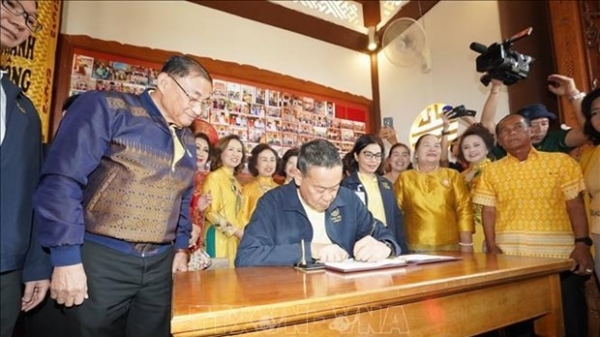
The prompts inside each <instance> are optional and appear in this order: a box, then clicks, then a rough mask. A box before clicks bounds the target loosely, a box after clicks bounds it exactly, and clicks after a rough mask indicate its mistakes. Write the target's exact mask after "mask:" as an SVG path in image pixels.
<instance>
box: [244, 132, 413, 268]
mask: <svg viewBox="0 0 600 337" xmlns="http://www.w3.org/2000/svg"><path fill="white" fill-rule="evenodd" d="M298 170H299V172H298V174H296V175H295V178H294V179H295V184H287V185H283V186H280V187H277V188H275V189H273V190H271V191H269V192H268V193H266V194H265V195H264V196H263V197H262V198H261V199H260V200H259V201H258V205H257V207H256V210H255V211H254V214H253V215H252V218H251V219H250V222H249V223H248V226H247V227H246V229H245V231H244V236H243V237H242V241H241V242H240V246H239V248H238V251H237V256H236V259H235V266H236V267H250V266H292V265H295V264H298V263H303V262H305V261H307V262H308V263H310V262H311V261H318V262H341V261H344V260H346V259H348V258H354V259H355V260H358V261H368V262H377V261H381V260H383V259H386V258H388V257H391V256H396V255H399V254H400V253H401V251H400V245H399V244H398V243H397V242H396V241H395V239H394V235H393V234H392V232H391V231H390V230H389V229H387V228H386V227H385V226H384V225H383V224H382V223H381V222H380V221H379V220H376V219H375V218H374V217H373V216H372V215H371V213H370V212H369V211H368V210H367V207H366V206H365V204H364V203H363V202H362V201H361V200H360V199H359V197H358V196H357V195H356V194H355V193H354V192H353V191H351V190H349V189H346V188H344V187H340V181H341V180H342V160H341V158H340V155H339V154H338V150H337V148H336V147H335V146H334V145H333V144H332V143H330V142H328V141H326V140H322V139H318V140H314V141H311V142H309V143H306V144H304V145H303V146H302V147H301V148H300V153H299V155H298ZM303 252H304V255H303Z"/></svg>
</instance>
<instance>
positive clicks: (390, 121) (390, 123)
mask: <svg viewBox="0 0 600 337" xmlns="http://www.w3.org/2000/svg"><path fill="white" fill-rule="evenodd" d="M383 126H384V127H387V128H390V129H393V128H394V117H383Z"/></svg>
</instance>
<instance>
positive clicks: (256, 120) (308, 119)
mask: <svg viewBox="0 0 600 337" xmlns="http://www.w3.org/2000/svg"><path fill="white" fill-rule="evenodd" d="M335 108H336V107H335V103H333V102H328V101H323V100H318V99H315V98H313V97H309V96H303V95H298V94H293V93H289V92H286V91H281V90H273V89H265V88H261V87H258V86H253V85H246V84H240V83H236V82H231V81H224V80H218V79H215V80H213V95H212V97H211V104H210V106H207V107H206V108H205V110H204V111H203V112H202V115H201V117H200V118H201V119H203V120H205V121H207V122H209V123H210V124H211V125H213V126H214V127H215V128H216V130H217V133H218V134H219V137H222V136H225V135H228V134H236V135H238V136H239V137H240V138H241V139H242V140H243V141H244V143H245V145H246V150H247V152H250V151H251V150H252V149H253V148H254V147H255V146H256V145H257V144H259V143H267V144H269V145H271V147H273V148H274V149H275V150H276V151H277V153H279V155H280V156H283V154H284V153H285V152H286V151H287V150H288V149H290V148H293V147H299V146H301V145H302V144H304V143H307V142H309V141H311V140H313V139H315V138H323V139H329V140H330V141H332V142H333V143H334V144H335V145H336V146H337V147H338V149H339V151H340V153H345V152H348V151H350V150H351V149H352V146H353V145H354V140H355V139H356V138H357V137H359V136H360V135H361V134H364V133H365V122H358V121H351V120H346V119H340V118H336V116H335Z"/></svg>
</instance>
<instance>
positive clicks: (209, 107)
mask: <svg viewBox="0 0 600 337" xmlns="http://www.w3.org/2000/svg"><path fill="white" fill-rule="evenodd" d="M107 58H108V57H107ZM107 58H97V57H90V56H86V55H79V54H75V55H74V57H73V68H72V73H71V83H70V95H74V94H77V93H82V92H85V91H88V90H115V91H119V92H125V93H132V94H140V93H142V92H143V91H144V90H145V89H146V88H147V87H153V86H155V85H156V78H157V76H158V73H159V70H158V69H157V68H150V67H144V66H139V65H132V64H126V63H123V62H116V61H111V60H108V59H107ZM199 119H200V120H204V121H206V122H208V123H210V124H211V125H212V126H213V127H214V128H215V130H216V131H217V134H218V135H219V137H223V136H226V135H229V134H235V135H238V136H239V137H240V138H241V139H242V141H243V142H244V144H245V146H246V150H247V153H250V151H251V150H252V149H253V148H254V147H255V146H256V145H257V144H259V143H267V144H269V145H271V146H272V147H273V148H274V149H275V150H276V151H277V153H279V155H280V156H283V154H284V153H285V152H286V151H287V150H288V149H290V148H293V147H299V146H301V145H302V144H304V143H307V142H309V141H311V140H313V139H315V138H323V139H329V140H330V141H332V142H333V143H334V144H335V145H336V147H337V148H338V150H339V152H340V154H341V155H343V154H345V153H346V152H348V151H350V150H351V149H352V146H353V145H354V141H355V139H356V138H358V137H359V136H360V135H361V134H364V133H365V122H364V121H352V120H348V119H341V118H336V105H335V103H333V102H328V101H324V100H319V99H315V98H313V97H310V96H304V95H298V94H294V93H289V92H286V91H280V90H272V89H265V88H261V87H258V86H254V85H246V84H241V83H236V82H232V81H224V80H220V79H214V80H213V94H212V96H211V100H210V104H206V105H203V106H202V111H201V115H200V117H199Z"/></svg>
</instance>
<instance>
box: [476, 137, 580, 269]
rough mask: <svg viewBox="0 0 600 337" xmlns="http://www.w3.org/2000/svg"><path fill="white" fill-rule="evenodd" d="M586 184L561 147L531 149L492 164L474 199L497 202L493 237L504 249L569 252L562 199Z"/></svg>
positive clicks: (489, 203)
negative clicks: (520, 157) (521, 156)
mask: <svg viewBox="0 0 600 337" xmlns="http://www.w3.org/2000/svg"><path fill="white" fill-rule="evenodd" d="M584 189H585V186H584V183H583V175H582V173H581V169H580V168H579V166H578V165H577V163H576V162H575V161H574V160H573V159H572V158H571V157H569V156H568V155H566V154H563V153H550V152H538V151H536V150H535V149H534V148H532V149H531V152H530V153H529V155H528V157H527V159H526V160H524V161H522V162H521V161H519V160H518V159H517V158H515V157H513V156H511V155H510V154H509V155H507V156H506V157H505V158H502V159H501V160H499V161H496V162H494V163H492V164H490V165H489V166H488V167H487V168H486V169H485V170H484V171H483V173H482V175H481V178H480V180H479V182H478V184H477V186H476V187H475V191H474V193H473V202H474V203H476V204H480V205H483V206H490V207H495V208H496V222H495V233H496V243H497V244H498V246H499V247H500V248H501V249H502V251H504V253H506V254H512V255H522V256H541V257H558V258H568V257H569V255H570V254H571V251H572V250H573V231H572V228H571V222H570V220H569V215H568V213H567V205H566V201H567V200H571V199H574V198H576V197H577V196H578V195H579V193H580V192H581V191H583V190H584Z"/></svg>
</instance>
